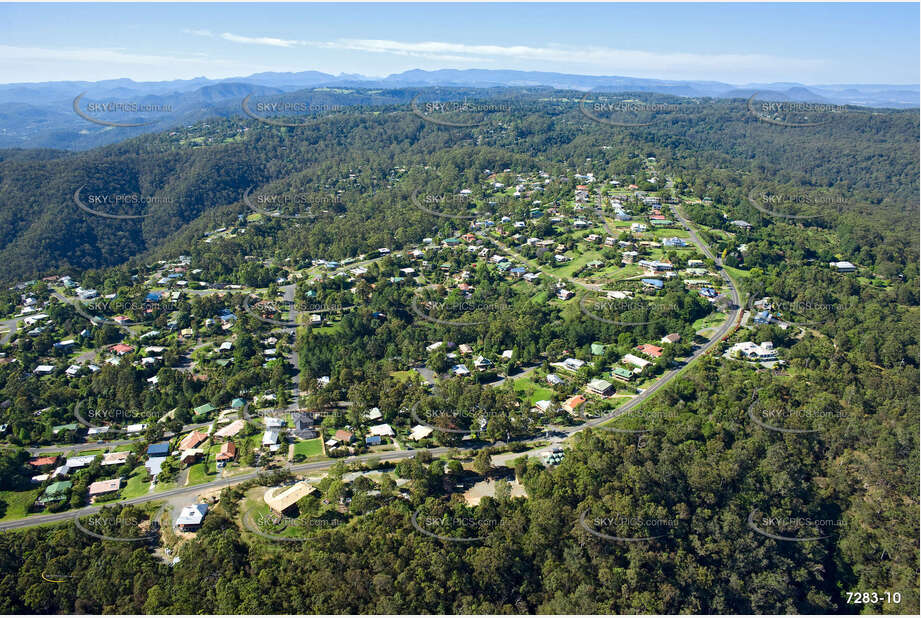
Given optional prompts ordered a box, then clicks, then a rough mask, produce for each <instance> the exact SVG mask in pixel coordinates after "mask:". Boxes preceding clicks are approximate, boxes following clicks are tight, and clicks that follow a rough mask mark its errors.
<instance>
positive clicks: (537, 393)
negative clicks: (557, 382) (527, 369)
mask: <svg viewBox="0 0 921 618" xmlns="http://www.w3.org/2000/svg"><path fill="white" fill-rule="evenodd" d="M512 386H513V388H514V389H515V392H516V393H520V394H521V395H522V396H526V395H527V393H528V390H529V389H532V388H533V389H534V390H533V392H532V394H531V396H530V398H529V399H528V403H530V404H531V405H532V406H533V405H534V404H535V403H536V402H538V401H541V400H543V399H550V398H551V397H553V391H552V390H551V389H549V388H546V387H543V386H541V385H539V384H537V383H536V382H534V381H533V380H532V379H531V378H519V379H517V380H515V381H514V382H513V383H512Z"/></svg>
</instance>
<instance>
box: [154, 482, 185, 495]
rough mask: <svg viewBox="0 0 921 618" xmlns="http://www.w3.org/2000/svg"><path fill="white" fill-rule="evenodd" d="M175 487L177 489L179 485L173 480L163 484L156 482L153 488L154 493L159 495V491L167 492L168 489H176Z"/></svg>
mask: <svg viewBox="0 0 921 618" xmlns="http://www.w3.org/2000/svg"><path fill="white" fill-rule="evenodd" d="M177 487H179V483H178V482H177V481H175V480H172V481H166V482H163V483H160V482H159V481H158V482H157V485H156V487H154V493H159V492H161V491H168V490H170V489H176V488H177Z"/></svg>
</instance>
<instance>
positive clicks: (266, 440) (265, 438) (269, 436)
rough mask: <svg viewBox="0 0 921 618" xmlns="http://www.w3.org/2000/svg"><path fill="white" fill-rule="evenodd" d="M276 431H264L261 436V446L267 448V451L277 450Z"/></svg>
mask: <svg viewBox="0 0 921 618" xmlns="http://www.w3.org/2000/svg"><path fill="white" fill-rule="evenodd" d="M278 435H279V434H278V431H277V430H275V429H266V430H265V433H263V434H262V446H264V447H265V446H267V447H269V450H278Z"/></svg>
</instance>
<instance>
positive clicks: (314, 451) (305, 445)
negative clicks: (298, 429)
mask: <svg viewBox="0 0 921 618" xmlns="http://www.w3.org/2000/svg"><path fill="white" fill-rule="evenodd" d="M294 454H295V455H304V456H305V457H308V458H309V457H322V456H323V445H322V444H321V443H320V438H314V439H313V440H301V441H300V442H296V443H295V444H294Z"/></svg>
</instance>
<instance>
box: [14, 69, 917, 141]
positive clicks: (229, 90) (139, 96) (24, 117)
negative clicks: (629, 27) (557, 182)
mask: <svg viewBox="0 0 921 618" xmlns="http://www.w3.org/2000/svg"><path fill="white" fill-rule="evenodd" d="M323 87H338V88H360V89H373V88H385V89H402V88H431V87H448V88H475V89H485V88H491V89H492V88H535V87H537V88H554V89H558V90H571V91H578V92H584V91H597V92H610V93H618V92H635V93H651V94H652V93H654V94H667V95H672V96H679V97H702V98H705V97H710V98H748V97H751V96H752V95H754V94H755V93H761V96H764V95H765V94H766V93H772V94H773V95H776V96H777V97H778V98H782V99H784V100H788V101H797V102H812V103H828V104H838V105H860V106H865V107H888V108H912V107H917V106H918V101H919V96H921V95H919V93H921V90H919V87H918V86H917V85H912V86H901V85H886V84H876V85H873V84H840V85H803V84H797V83H770V84H756V83H752V84H741V85H733V84H727V83H723V82H718V81H693V80H661V79H644V78H635V77H622V76H592V75H573V74H566V73H552V72H541V71H505V70H489V69H467V70H455V69H442V70H438V71H423V70H420V69H414V70H410V71H404V72H403V73H397V74H393V75H389V76H387V77H385V78H383V79H377V78H369V77H365V76H361V75H338V76H336V75H330V74H328V73H322V72H319V71H302V72H298V73H256V74H253V75H250V76H247V77H231V78H226V79H207V78H204V77H199V78H195V79H186V80H172V81H164V82H135V81H133V80H130V79H111V80H102V81H98V82H87V81H65V82H38V83H18V84H5V85H0V103H5V105H4V106H3V108H2V111H0V148H34V147H44V148H62V149H66V150H86V149H88V148H94V147H97V146H102V145H105V144H110V143H114V142H117V141H120V140H122V139H125V138H128V137H134V136H136V135H140V134H143V133H149V132H153V131H162V130H165V129H168V128H171V127H175V126H181V125H183V124H188V123H190V122H195V121H196V120H200V119H202V118H205V117H208V116H227V115H230V114H233V113H240V112H241V110H240V101H241V100H242V98H243V97H244V96H246V95H247V94H255V95H267V94H276V93H282V92H287V93H290V92H296V91H299V90H303V89H309V88H323ZM83 93H85V95H84V99H83V101H85V102H90V101H93V102H105V103H108V102H115V103H119V102H126V103H138V104H145V105H152V106H167V107H168V108H169V110H170V111H169V112H168V113H162V114H154V115H148V116H137V117H133V118H128V117H122V116H119V117H118V121H119V122H149V124H146V125H145V126H143V127H134V128H124V127H122V128H119V129H118V130H115V131H113V130H111V128H108V127H102V126H96V127H94V126H93V125H92V124H91V123H89V122H88V121H86V120H85V119H83V118H80V117H79V116H77V115H76V114H75V113H73V109H72V107H73V101H74V98H75V97H76V96H77V95H80V94H83ZM359 98H361V97H359ZM384 98H385V99H386V98H387V97H384ZM402 98H403V97H402V96H397V97H396V100H392V101H386V102H394V103H396V102H403V101H402ZM367 103H368V101H367V100H363V101H362V102H361V103H359V104H367ZM336 104H338V105H350V104H354V103H352V102H343V101H337V102H336ZM103 129H104V130H103Z"/></svg>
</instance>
